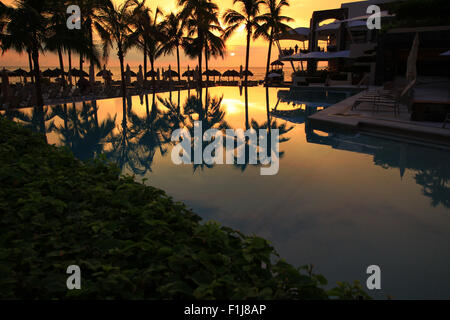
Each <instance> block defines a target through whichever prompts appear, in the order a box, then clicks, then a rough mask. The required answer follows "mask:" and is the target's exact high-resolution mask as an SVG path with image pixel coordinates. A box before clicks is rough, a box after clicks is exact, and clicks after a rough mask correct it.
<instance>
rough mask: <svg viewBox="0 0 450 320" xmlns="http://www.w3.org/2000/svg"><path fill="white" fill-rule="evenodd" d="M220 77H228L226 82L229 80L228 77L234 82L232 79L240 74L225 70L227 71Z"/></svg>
mask: <svg viewBox="0 0 450 320" xmlns="http://www.w3.org/2000/svg"><path fill="white" fill-rule="evenodd" d="M222 76H223V77H228V80H230V77H232V78H233V80H234V78H236V77H239V76H240V73H239V72H237V71H236V70H227V71H225V72H224V73H223V75H222Z"/></svg>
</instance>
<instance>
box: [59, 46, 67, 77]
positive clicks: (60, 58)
mask: <svg viewBox="0 0 450 320" xmlns="http://www.w3.org/2000/svg"><path fill="white" fill-rule="evenodd" d="M58 57H59V68H60V69H61V72H62V74H61V77H62V78H63V79H64V80H65V77H64V60H63V55H62V50H61V48H58ZM64 82H65V81H64Z"/></svg>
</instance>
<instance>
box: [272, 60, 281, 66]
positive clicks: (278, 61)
mask: <svg viewBox="0 0 450 320" xmlns="http://www.w3.org/2000/svg"><path fill="white" fill-rule="evenodd" d="M270 65H271V66H284V63H283V62H281V61H280V60H276V61H274V62H272V63H271V64H270Z"/></svg>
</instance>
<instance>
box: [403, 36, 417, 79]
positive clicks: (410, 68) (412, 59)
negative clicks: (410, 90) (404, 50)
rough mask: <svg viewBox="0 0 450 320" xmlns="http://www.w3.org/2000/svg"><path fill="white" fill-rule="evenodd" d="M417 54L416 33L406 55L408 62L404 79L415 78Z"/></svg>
mask: <svg viewBox="0 0 450 320" xmlns="http://www.w3.org/2000/svg"><path fill="white" fill-rule="evenodd" d="M418 55H419V33H416V36H415V38H414V42H413V45H412V48H411V52H410V53H409V56H408V64H407V68H406V79H407V80H408V82H411V81H413V80H414V79H417V57H418Z"/></svg>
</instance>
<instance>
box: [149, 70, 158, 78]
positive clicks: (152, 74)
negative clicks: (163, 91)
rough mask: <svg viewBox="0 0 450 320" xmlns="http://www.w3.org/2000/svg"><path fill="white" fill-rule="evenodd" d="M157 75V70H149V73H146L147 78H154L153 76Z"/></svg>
mask: <svg viewBox="0 0 450 320" xmlns="http://www.w3.org/2000/svg"><path fill="white" fill-rule="evenodd" d="M153 76H154V77H157V76H158V73H157V72H156V71H149V72H147V74H146V77H147V78H152V77H153Z"/></svg>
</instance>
